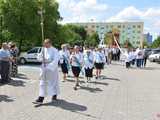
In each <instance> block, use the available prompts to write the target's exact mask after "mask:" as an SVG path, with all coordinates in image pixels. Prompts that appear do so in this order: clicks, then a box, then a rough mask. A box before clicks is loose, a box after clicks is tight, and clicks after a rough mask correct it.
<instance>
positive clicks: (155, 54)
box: [148, 49, 160, 62]
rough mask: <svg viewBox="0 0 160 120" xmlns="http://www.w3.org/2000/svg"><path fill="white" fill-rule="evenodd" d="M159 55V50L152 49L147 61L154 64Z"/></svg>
mask: <svg viewBox="0 0 160 120" xmlns="http://www.w3.org/2000/svg"><path fill="white" fill-rule="evenodd" d="M159 55H160V49H153V50H152V51H151V54H150V55H149V57H148V59H149V61H151V62H156V61H157V59H159Z"/></svg>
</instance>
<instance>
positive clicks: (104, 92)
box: [0, 63, 160, 120]
mask: <svg viewBox="0 0 160 120" xmlns="http://www.w3.org/2000/svg"><path fill="white" fill-rule="evenodd" d="M31 66H32V67H31ZM31 66H30V65H28V66H27V65H26V66H21V67H19V70H20V74H19V78H16V79H14V80H13V81H12V83H10V84H8V85H3V86H2V85H1V86H0V120H160V115H159V114H160V64H155V63H152V64H151V63H149V64H148V66H147V68H145V69H134V68H133V69H129V70H127V69H125V68H124V66H123V65H121V64H120V63H114V64H113V65H110V66H106V68H105V70H104V71H103V75H104V76H105V78H104V79H103V80H99V81H97V82H96V84H95V82H94V79H93V83H90V84H88V85H86V84H85V83H83V79H81V80H82V83H81V88H80V89H79V90H78V91H74V90H73V85H74V81H73V78H71V77H70V78H68V81H67V82H65V83H62V82H61V83H60V87H61V95H60V96H59V101H58V102H56V103H50V98H47V99H46V100H45V104H44V105H43V106H41V107H34V105H33V104H32V101H33V100H35V99H36V97H37V95H38V71H39V66H38V65H37V66H36V65H35V66H33V65H31ZM158 117H159V118H158Z"/></svg>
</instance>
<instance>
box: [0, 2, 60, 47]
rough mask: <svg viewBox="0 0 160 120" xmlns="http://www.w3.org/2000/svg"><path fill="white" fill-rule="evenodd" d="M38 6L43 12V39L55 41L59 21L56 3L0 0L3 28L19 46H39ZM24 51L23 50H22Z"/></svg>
mask: <svg viewBox="0 0 160 120" xmlns="http://www.w3.org/2000/svg"><path fill="white" fill-rule="evenodd" d="M40 5H42V6H43V8H44V10H45V14H44V31H45V37H48V38H51V39H56V34H55V33H56V28H57V21H58V20H60V18H61V17H60V14H59V12H58V3H57V2H56V1H55V0H41V4H39V2H38V0H0V9H1V12H2V15H3V18H4V27H5V28H6V29H7V30H8V31H9V32H11V33H12V34H13V35H14V37H15V39H16V40H18V41H19V42H18V43H19V49H20V50H21V46H24V47H27V48H28V47H33V46H35V45H40V44H41V28H40V16H39V15H38V13H37V12H38V10H39V9H40ZM23 49H25V48H23Z"/></svg>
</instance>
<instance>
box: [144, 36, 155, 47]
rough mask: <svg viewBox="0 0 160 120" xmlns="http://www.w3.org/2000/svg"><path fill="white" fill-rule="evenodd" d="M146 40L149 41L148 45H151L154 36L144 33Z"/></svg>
mask: <svg viewBox="0 0 160 120" xmlns="http://www.w3.org/2000/svg"><path fill="white" fill-rule="evenodd" d="M144 40H145V41H146V42H147V43H148V45H151V44H152V40H153V36H152V35H151V34H150V33H147V34H144Z"/></svg>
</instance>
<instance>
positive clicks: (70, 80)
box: [66, 78, 85, 83]
mask: <svg viewBox="0 0 160 120" xmlns="http://www.w3.org/2000/svg"><path fill="white" fill-rule="evenodd" d="M66 80H67V82H73V83H75V80H74V79H69V78H67V79H66ZM79 82H80V83H85V81H82V80H79Z"/></svg>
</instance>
